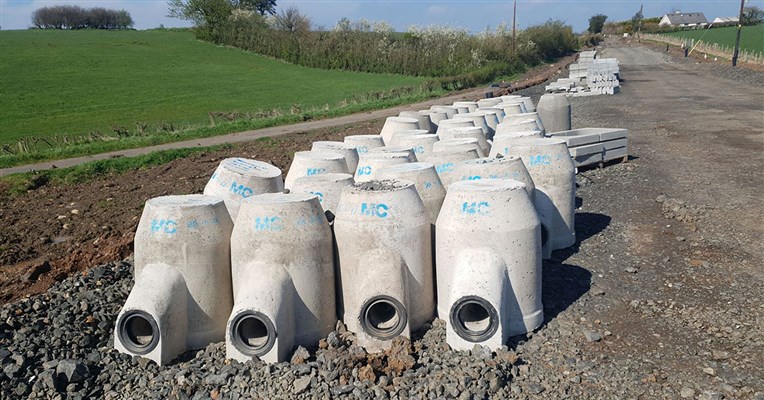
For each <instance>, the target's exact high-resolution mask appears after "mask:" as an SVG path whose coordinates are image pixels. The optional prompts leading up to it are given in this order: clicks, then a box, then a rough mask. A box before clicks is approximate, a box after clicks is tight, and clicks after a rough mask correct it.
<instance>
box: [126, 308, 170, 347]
mask: <svg viewBox="0 0 764 400" xmlns="http://www.w3.org/2000/svg"><path fill="white" fill-rule="evenodd" d="M134 324H140V325H139V326H136V325H134ZM117 326H118V327H119V329H118V330H117V336H118V338H119V341H120V342H121V343H122V346H124V347H125V349H126V350H127V351H129V352H131V353H135V354H137V355H141V356H142V355H146V354H148V353H150V352H151V351H152V350H154V349H155V348H156V347H157V345H158V344H159V336H160V331H159V325H157V322H156V320H155V319H154V317H152V316H151V314H149V313H147V312H146V311H143V310H131V311H128V312H126V313H124V314H123V315H122V317H121V318H120V319H119V321H118V322H117ZM145 329H148V330H149V332H148V333H149V334H150V335H151V339H150V340H149V341H148V342H146V343H140V342H139V340H138V338H137V336H144V335H141V333H146V332H139V330H145Z"/></svg>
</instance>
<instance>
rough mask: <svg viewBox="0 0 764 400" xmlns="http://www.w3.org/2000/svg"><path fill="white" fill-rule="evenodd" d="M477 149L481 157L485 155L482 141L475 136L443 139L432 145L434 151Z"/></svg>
mask: <svg viewBox="0 0 764 400" xmlns="http://www.w3.org/2000/svg"><path fill="white" fill-rule="evenodd" d="M468 149H475V151H476V152H477V154H478V156H479V157H485V154H484V153H483V149H481V148H480V143H479V142H478V140H477V139H475V138H470V137H466V138H460V139H441V140H439V141H437V142H435V144H433V145H432V152H433V153H449V152H454V151H461V150H468Z"/></svg>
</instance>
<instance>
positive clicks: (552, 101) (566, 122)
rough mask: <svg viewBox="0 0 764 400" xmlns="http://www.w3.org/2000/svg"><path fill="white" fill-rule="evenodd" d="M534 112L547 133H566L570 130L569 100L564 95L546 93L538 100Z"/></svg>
mask: <svg viewBox="0 0 764 400" xmlns="http://www.w3.org/2000/svg"><path fill="white" fill-rule="evenodd" d="M536 112H537V113H538V116H539V118H541V120H542V121H543V123H544V128H545V129H546V131H547V132H560V131H568V130H570V129H571V118H572V114H571V109H570V100H569V99H568V96H567V95H565V94H552V93H547V94H545V95H542V96H541V98H540V99H539V104H538V105H537V106H536Z"/></svg>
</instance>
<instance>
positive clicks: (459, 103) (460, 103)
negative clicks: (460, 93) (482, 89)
mask: <svg viewBox="0 0 764 400" xmlns="http://www.w3.org/2000/svg"><path fill="white" fill-rule="evenodd" d="M454 107H457V108H459V107H467V109H468V110H469V112H475V110H477V109H478V107H480V106H479V105H478V103H477V102H476V101H455V102H454Z"/></svg>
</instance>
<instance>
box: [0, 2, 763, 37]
mask: <svg viewBox="0 0 764 400" xmlns="http://www.w3.org/2000/svg"><path fill="white" fill-rule="evenodd" d="M57 4H76V5H79V6H82V7H95V6H102V7H107V8H115V9H125V10H127V11H129V12H130V14H131V15H132V17H133V20H135V27H136V28H137V29H146V28H155V27H158V26H159V25H160V24H163V25H164V26H165V27H175V26H188V23H187V22H186V21H181V20H177V19H172V18H168V17H166V14H167V3H166V1H164V0H100V1H97V0H93V1H87V0H0V28H2V29H25V28H28V27H29V26H30V21H31V15H32V11H34V10H35V9H37V8H40V7H43V6H49V5H57ZM277 4H278V6H279V7H288V6H295V7H297V8H298V9H300V10H301V11H302V12H303V13H304V14H306V15H308V16H309V17H310V18H311V19H312V20H313V22H314V25H315V26H324V27H327V28H330V27H332V26H334V25H335V24H336V23H337V21H338V20H339V19H340V18H342V17H348V18H350V19H351V20H356V19H361V18H365V19H368V20H371V21H379V20H383V21H386V22H388V23H390V24H391V25H393V27H394V28H395V29H396V30H400V31H402V30H405V29H406V27H408V26H410V25H420V26H426V25H431V24H438V25H449V26H454V27H463V28H467V29H468V30H470V31H481V30H484V29H485V28H486V27H495V26H496V25H498V24H500V23H501V22H502V21H506V22H508V23H511V21H512V1H511V0H504V1H498V0H493V1H481V0H477V1H475V0H462V1H456V0H438V1H427V0H409V1H403V0H392V1H390V0H384V1H383V0H277ZM640 4H643V5H644V7H645V16H648V17H650V16H661V15H663V14H665V13H666V12H669V11H670V10H672V9H680V10H682V11H685V12H690V11H699V12H703V13H705V15H706V18H708V19H709V20H711V19H713V18H714V17H717V16H733V15H737V14H738V11H739V7H740V1H739V0H715V1H711V0H708V1H705V0H692V1H688V0H685V1H676V0H669V1H664V0H643V1H636V0H633V1H625V0H616V1H607V0H584V1H575V0H518V2H517V12H518V26H519V27H520V28H524V27H527V26H529V25H535V24H539V23H543V22H544V21H546V20H547V19H549V18H554V19H561V20H563V21H565V22H567V23H568V24H570V25H573V28H574V29H575V30H576V31H582V30H585V29H586V28H587V26H588V19H589V17H591V16H592V15H594V14H597V13H602V14H605V15H607V16H608V17H609V18H608V19H609V20H624V19H630V18H631V17H632V16H633V15H634V14H635V13H636V12H637V11H639V6H640ZM748 4H749V5H757V6H759V7H761V8H764V0H748Z"/></svg>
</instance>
